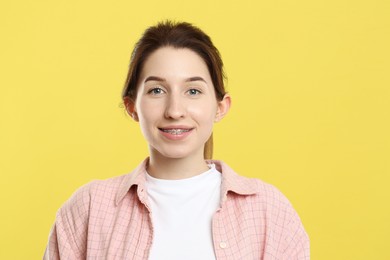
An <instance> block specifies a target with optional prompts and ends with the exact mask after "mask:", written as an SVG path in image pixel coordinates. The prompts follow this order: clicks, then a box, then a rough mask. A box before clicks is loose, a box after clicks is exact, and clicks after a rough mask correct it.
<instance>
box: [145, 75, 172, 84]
mask: <svg viewBox="0 0 390 260" xmlns="http://www.w3.org/2000/svg"><path fill="white" fill-rule="evenodd" d="M148 81H162V82H165V81H167V80H166V79H164V78H160V77H156V76H150V77H147V78H146V79H145V81H144V83H146V82H148Z"/></svg>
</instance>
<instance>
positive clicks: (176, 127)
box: [158, 125, 193, 130]
mask: <svg viewBox="0 0 390 260" xmlns="http://www.w3.org/2000/svg"><path fill="white" fill-rule="evenodd" d="M158 128H159V129H167V130H169V129H193V127H191V126H186V125H168V126H162V127H158Z"/></svg>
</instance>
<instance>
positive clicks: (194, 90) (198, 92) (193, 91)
mask: <svg viewBox="0 0 390 260" xmlns="http://www.w3.org/2000/svg"><path fill="white" fill-rule="evenodd" d="M200 93H201V92H200V91H199V90H197V89H194V88H192V89H190V90H188V94H190V95H191V96H195V95H198V94H200Z"/></svg>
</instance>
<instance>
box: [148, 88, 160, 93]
mask: <svg viewBox="0 0 390 260" xmlns="http://www.w3.org/2000/svg"><path fill="white" fill-rule="evenodd" d="M148 93H149V94H152V95H160V94H163V93H164V90H163V89H162V88H152V89H151V90H149V91H148Z"/></svg>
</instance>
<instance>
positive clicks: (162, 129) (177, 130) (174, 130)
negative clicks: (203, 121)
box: [159, 128, 192, 135]
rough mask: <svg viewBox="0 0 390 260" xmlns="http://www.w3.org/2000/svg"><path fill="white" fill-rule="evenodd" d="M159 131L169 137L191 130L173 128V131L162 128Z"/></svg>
mask: <svg viewBox="0 0 390 260" xmlns="http://www.w3.org/2000/svg"><path fill="white" fill-rule="evenodd" d="M159 129H160V130H161V131H163V132H164V133H169V134H171V135H181V134H183V133H186V132H189V131H191V130H192V129H182V128H176V129H175V128H173V129H164V128H159Z"/></svg>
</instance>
